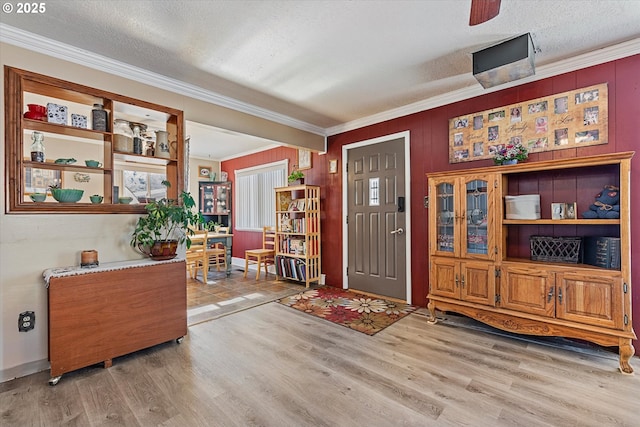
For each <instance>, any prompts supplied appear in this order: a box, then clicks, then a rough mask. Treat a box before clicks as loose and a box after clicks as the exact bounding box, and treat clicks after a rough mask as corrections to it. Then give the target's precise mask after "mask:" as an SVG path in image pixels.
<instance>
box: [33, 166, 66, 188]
mask: <svg viewBox="0 0 640 427" xmlns="http://www.w3.org/2000/svg"><path fill="white" fill-rule="evenodd" d="M24 178H25V179H24V194H25V195H29V194H32V193H45V192H46V191H47V190H48V189H49V187H50V186H52V185H57V186H59V187H62V171H59V170H52V169H39V168H32V167H29V166H27V167H25V168H24Z"/></svg>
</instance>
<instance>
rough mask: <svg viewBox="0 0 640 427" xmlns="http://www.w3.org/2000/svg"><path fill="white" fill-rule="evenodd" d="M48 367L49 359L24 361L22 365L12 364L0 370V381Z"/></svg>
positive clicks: (23, 375) (24, 375) (40, 370)
mask: <svg viewBox="0 0 640 427" xmlns="http://www.w3.org/2000/svg"><path fill="white" fill-rule="evenodd" d="M49 367H50V365H49V360H47V359H44V360H36V361H35V362H29V363H24V364H22V365H18V366H14V367H12V368H9V369H3V370H1V371H0V383H3V382H6V381H11V380H13V379H16V378H20V377H26V376H27V375H31V374H36V373H38V372H42V371H46V370H48V369H49Z"/></svg>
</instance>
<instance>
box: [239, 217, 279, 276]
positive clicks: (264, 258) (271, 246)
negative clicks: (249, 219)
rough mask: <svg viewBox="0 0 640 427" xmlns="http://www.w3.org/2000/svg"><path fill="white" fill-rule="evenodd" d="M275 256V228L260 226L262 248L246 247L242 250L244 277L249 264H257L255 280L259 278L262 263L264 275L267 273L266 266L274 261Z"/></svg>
mask: <svg viewBox="0 0 640 427" xmlns="http://www.w3.org/2000/svg"><path fill="white" fill-rule="evenodd" d="M275 256H276V230H275V228H274V227H262V248H260V249H247V250H246V251H245V252H244V277H247V271H249V264H258V269H257V271H256V280H258V279H259V278H260V269H261V268H262V266H263V265H264V277H265V278H266V277H267V275H268V274H269V273H268V271H267V266H268V265H270V264H273V263H274V259H275Z"/></svg>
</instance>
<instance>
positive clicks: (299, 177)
mask: <svg viewBox="0 0 640 427" xmlns="http://www.w3.org/2000/svg"><path fill="white" fill-rule="evenodd" d="M287 181H289V184H291V185H295V184H304V173H302V171H300V170H298V169H296V166H295V165H294V166H293V170H292V171H291V173H290V174H289V177H288V178H287Z"/></svg>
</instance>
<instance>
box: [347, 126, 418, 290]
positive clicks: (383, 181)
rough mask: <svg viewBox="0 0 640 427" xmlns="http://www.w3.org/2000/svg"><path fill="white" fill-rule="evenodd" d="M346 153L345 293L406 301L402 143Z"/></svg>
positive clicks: (387, 143)
mask: <svg viewBox="0 0 640 427" xmlns="http://www.w3.org/2000/svg"><path fill="white" fill-rule="evenodd" d="M347 153H348V154H347V156H348V159H347V185H348V200H347V214H348V218H347V221H348V223H347V227H348V230H349V231H348V236H349V237H348V246H349V249H348V250H349V265H348V270H347V276H348V281H349V288H350V289H354V290H360V291H364V292H370V293H374V294H377V295H383V296H388V297H393V298H398V299H402V300H407V288H406V245H405V244H406V240H405V239H406V232H407V230H406V223H405V215H406V213H405V212H404V210H405V209H406V207H405V206H404V197H405V178H404V176H405V164H404V139H403V138H400V139H394V140H390V141H386V142H380V143H376V144H371V145H367V146H364V147H359V148H353V149H350V150H348V152H347Z"/></svg>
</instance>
